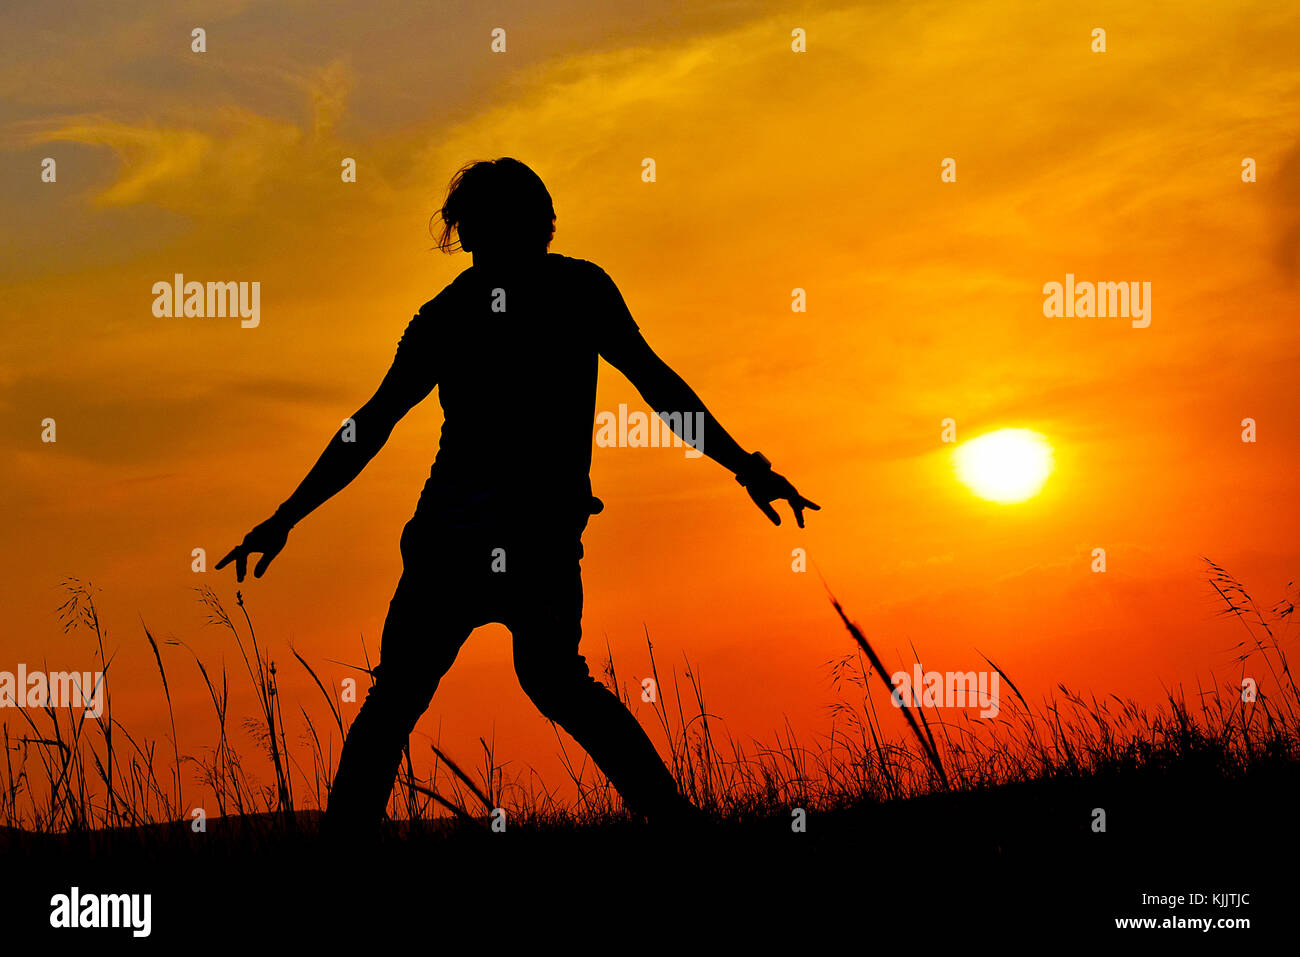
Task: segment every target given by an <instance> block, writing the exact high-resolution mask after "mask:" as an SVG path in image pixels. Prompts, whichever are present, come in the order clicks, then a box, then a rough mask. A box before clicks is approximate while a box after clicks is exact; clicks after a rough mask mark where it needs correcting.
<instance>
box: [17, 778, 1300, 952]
mask: <svg viewBox="0 0 1300 957" xmlns="http://www.w3.org/2000/svg"><path fill="white" fill-rule="evenodd" d="M1297 785H1300V767H1297V766H1296V765H1295V764H1291V763H1284V764H1279V765H1275V766H1271V767H1265V768H1264V769H1261V770H1257V771H1254V772H1252V773H1251V775H1250V776H1249V777H1247V778H1243V779H1241V780H1237V781H1232V782H1224V781H1223V780H1221V779H1218V778H1215V777H1214V776H1212V775H1209V774H1204V775H1200V774H1197V773H1195V772H1194V771H1192V770H1188V769H1186V768H1183V769H1179V770H1177V771H1174V772H1171V771H1164V772H1160V771H1153V770H1147V771H1142V772H1130V773H1128V774H1126V775H1123V776H1112V777H1094V778H1087V779H1082V780H1070V779H1060V780H1055V781H1036V782H1028V783H1025V784H1016V785H1010V786H1007V787H1004V788H999V789H996V790H989V791H983V792H973V793H971V792H968V793H961V794H952V795H936V796H930V797H924V798H919V799H914V800H910V801H901V802H894V803H891V804H885V805H869V806H860V807H857V808H853V809H850V810H845V811H840V812H835V813H824V814H812V815H810V816H809V817H808V830H807V832H806V833H803V834H796V833H792V832H791V829H790V824H789V820H790V819H789V816H788V812H784V813H783V815H781V816H777V817H774V818H772V819H769V820H766V821H755V822H749V823H728V824H724V825H717V826H714V827H711V828H708V829H706V830H704V831H701V832H699V833H685V832H673V831H663V830H657V829H654V828H652V827H650V826H647V825H641V824H632V823H626V824H615V825H607V826H603V827H593V828H585V829H559V828H556V829H533V828H526V827H516V828H513V829H511V828H509V827H507V831H506V833H504V834H494V833H491V832H490V831H488V830H487V829H486V827H483V828H479V827H474V826H470V825H459V826H456V827H452V828H449V829H441V831H440V832H439V833H428V832H426V833H424V834H417V835H414V836H410V837H409V838H406V839H399V838H395V837H392V836H390V837H389V838H388V839H385V840H384V841H383V842H381V843H380V844H379V845H378V846H377V847H374V848H371V849H368V850H362V849H357V848H353V847H347V848H338V847H334V848H330V847H327V846H324V845H322V844H321V843H320V842H319V840H318V839H317V838H316V837H315V827H316V818H315V816H314V815H302V816H301V817H300V818H299V819H298V830H297V833H286V832H285V831H284V830H283V829H282V828H280V827H279V826H277V827H276V828H275V830H274V833H268V822H267V821H266V820H265V819H263V820H254V821H247V822H242V823H239V822H235V821H230V820H224V819H213V820H210V821H209V822H208V831H207V833H206V834H193V833H192V832H191V831H190V830H189V826H188V824H186V825H178V826H177V828H176V829H175V830H173V831H171V832H170V833H168V832H157V833H154V834H153V835H152V838H151V839H150V840H147V841H143V840H141V837H140V835H139V834H138V833H132V832H121V833H117V834H112V835H103V834H101V835H97V836H95V837H94V838H87V837H84V836H83V837H48V836H33V835H26V834H15V833H13V832H10V833H8V834H3V833H0V851H2V852H3V859H4V862H5V866H4V868H3V873H4V877H3V878H2V879H0V881H3V887H0V892H2V893H3V896H2V897H0V917H2V918H3V924H2V925H0V926H3V928H4V930H3V932H2V933H3V936H4V940H5V943H6V944H13V943H16V942H18V941H20V940H23V939H26V938H27V937H29V936H33V935H40V934H45V935H47V937H46V939H47V940H49V941H51V942H57V941H58V939H59V938H64V940H63V941H62V943H63V945H64V946H68V947H71V946H90V947H97V946H100V945H103V944H110V945H111V946H112V948H113V951H114V952H115V951H116V950H117V949H118V948H119V947H120V948H131V949H136V948H139V947H148V946H155V947H157V946H159V945H163V946H170V947H171V948H174V947H175V945H176V944H181V945H183V946H185V947H187V948H194V947H200V948H201V950H200V952H202V951H206V950H208V949H209V946H208V945H216V944H218V943H220V944H221V945H224V946H229V945H232V944H234V945H239V946H248V947H252V948H255V949H254V951H253V952H254V953H262V952H264V951H269V950H271V949H272V948H275V949H277V950H278V949H280V948H281V947H283V946H285V945H286V944H287V943H292V942H297V941H302V942H303V943H305V944H308V945H311V944H313V943H326V944H327V945H328V944H334V945H338V946H343V944H344V942H345V941H352V940H369V941H370V942H371V944H372V945H380V946H382V947H388V946H392V947H395V948H397V947H400V948H401V949H402V950H407V949H411V950H412V952H414V951H416V950H418V951H424V950H426V949H433V948H436V947H439V946H448V945H450V944H452V943H453V942H457V941H458V942H459V944H458V945H457V949H473V950H480V949H481V950H485V951H486V952H488V953H496V952H497V951H498V949H500V948H503V947H505V946H507V944H510V943H522V944H524V945H525V946H528V947H529V949H530V950H531V949H533V948H534V947H538V946H540V945H541V943H542V942H544V941H547V940H554V941H559V942H560V943H561V944H562V945H563V946H564V947H565V948H566V949H577V950H578V951H579V952H581V953H587V952H592V951H602V952H603V951H610V952H620V951H625V950H627V951H635V952H641V951H645V950H650V949H655V950H657V949H670V950H676V949H678V948H679V947H686V948H687V949H688V950H691V951H694V950H695V949H697V948H699V947H703V946H708V945H710V942H712V945H713V946H725V947H726V949H727V952H729V953H730V952H732V951H734V950H735V949H738V948H739V947H740V946H741V945H742V944H743V945H745V946H755V945H757V946H760V947H762V948H763V950H762V952H768V951H769V950H775V949H778V948H780V949H785V947H784V946H782V944H783V942H784V941H787V940H793V941H795V942H796V945H797V946H799V947H800V949H801V950H802V949H804V948H806V947H808V946H810V945H811V946H817V945H819V944H832V943H833V944H834V945H836V946H852V947H855V948H858V949H860V950H875V949H877V948H880V947H883V946H885V945H890V944H895V943H901V944H903V945H904V946H908V947H909V948H920V949H921V951H922V952H926V951H928V950H929V949H930V948H931V946H932V945H940V944H943V943H946V942H948V941H952V942H954V943H961V944H963V945H964V949H967V950H969V952H972V953H981V952H985V951H987V950H989V949H991V948H992V947H994V946H1000V945H1002V944H1008V943H1015V942H1021V943H1022V944H1026V945H1028V944H1033V945H1035V949H1038V947H1039V946H1043V945H1049V944H1052V945H1055V944H1065V943H1067V942H1070V941H1077V940H1081V939H1088V938H1092V937H1094V936H1096V935H1104V936H1109V937H1110V938H1112V939H1119V938H1122V937H1136V938H1140V939H1141V946H1150V945H1151V944H1152V943H1156V944H1157V946H1160V945H1161V943H1163V944H1164V945H1165V946H1170V947H1179V948H1183V947H1186V946H1187V945H1188V944H1194V943H1195V942H1196V941H1202V942H1204V944H1205V945H1206V946H1210V945H1213V946H1215V947H1216V949H1217V948H1221V947H1234V946H1241V945H1243V944H1259V943H1263V942H1264V941H1266V940H1274V939H1292V940H1293V939H1294V937H1295V931H1294V927H1295V924H1296V921H1295V911H1296V907H1295V904H1294V900H1295V895H1296V892H1297V890H1300V887H1298V886H1297V883H1298V882H1297V879H1296V876H1295V875H1296V863H1297V858H1296V852H1297V850H1298V849H1300V842H1297V837H1298V836H1300V828H1298V827H1297V824H1296V809H1297V796H1298V795H1300V790H1298V788H1297ZM1096 807H1100V808H1104V809H1105V810H1106V815H1107V821H1106V824H1107V828H1106V831H1105V833H1094V832H1093V831H1092V829H1091V826H1090V825H1091V821H1092V810H1093V808H1096ZM232 829H233V830H232ZM74 884H75V885H77V886H78V887H79V888H81V889H82V891H84V892H112V893H122V892H130V891H146V892H149V893H151V894H152V895H153V933H152V935H151V937H150V938H149V939H148V940H136V939H132V938H131V936H130V933H129V931H126V930H80V931H70V930H59V931H51V930H50V928H49V914H50V897H51V895H52V894H55V893H65V894H66V893H68V891H69V888H70V887H71V886H72V885H74ZM1224 892H1227V893H1240V894H1249V895H1250V896H1249V904H1247V905H1246V906H1244V907H1240V908H1232V907H1227V908H1223V907H1218V906H1209V905H1206V906H1190V905H1183V906H1180V907H1177V908H1175V909H1172V910H1171V909H1170V908H1169V907H1168V906H1152V905H1147V906H1143V905H1142V894H1143V893H1147V894H1179V893H1182V894H1189V893H1203V894H1205V895H1206V897H1207V899H1208V898H1210V896H1211V895H1212V894H1217V893H1224ZM1130 916H1131V917H1158V918H1162V919H1163V918H1165V917H1170V916H1173V917H1181V918H1187V917H1202V916H1210V917H1214V918H1220V917H1241V916H1245V917H1248V918H1250V919H1251V928H1250V929H1248V930H1240V929H1219V928H1214V929H1211V930H1210V931H1208V933H1207V932H1203V931H1200V930H1186V929H1172V930H1160V929H1155V930H1132V929H1125V930H1116V928H1115V923H1114V919H1115V918H1116V917H1130ZM1279 934H1281V935H1282V937H1281V938H1279V936H1278V935H1279ZM60 949H62V948H60ZM304 949H305V948H304ZM349 949H351V947H350V945H349ZM549 949H550V948H548V950H549ZM1017 949H1019V948H1017ZM359 952H369V949H367V950H365V951H359Z"/></svg>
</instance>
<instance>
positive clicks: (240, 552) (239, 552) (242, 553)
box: [216, 545, 248, 582]
mask: <svg viewBox="0 0 1300 957" xmlns="http://www.w3.org/2000/svg"><path fill="white" fill-rule="evenodd" d="M232 560H233V561H234V563H235V581H240V582H242V581H243V580H244V571H245V569H246V568H247V566H248V549H247V548H245V547H244V546H243V545H236V546H235V547H234V548H232V549H231V550H230V553H229V554H228V555H226V557H225V558H223V559H221V561H219V562H217V567H216V570H217V571H221V569H223V568H225V567H226V566H227V565H229V564H230V562H231V561H232Z"/></svg>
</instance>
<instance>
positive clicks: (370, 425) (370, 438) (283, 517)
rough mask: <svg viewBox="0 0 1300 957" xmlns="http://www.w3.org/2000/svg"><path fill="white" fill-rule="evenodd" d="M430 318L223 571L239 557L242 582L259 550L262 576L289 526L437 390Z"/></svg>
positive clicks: (418, 322)
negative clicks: (427, 347)
mask: <svg viewBox="0 0 1300 957" xmlns="http://www.w3.org/2000/svg"><path fill="white" fill-rule="evenodd" d="M425 321H426V320H425V317H424V315H423V314H421V315H417V316H416V317H415V318H414V319H412V320H411V323H410V325H408V326H407V328H406V333H405V334H404V335H403V336H402V341H401V342H400V343H399V344H398V347H397V356H396V358H395V359H394V360H393V365H392V367H391V368H390V369H389V370H388V374H387V375H385V376H384V379H383V381H382V382H381V383H380V384H379V388H378V389H377V390H376V391H375V394H374V395H373V396H371V398H370V400H369V401H368V402H366V404H365V405H363V406H362V407H361V408H359V409H358V410H357V411H356V412H354V413H353V414H352V417H351V418H350V419H347V420H345V421H344V424H343V426H342V427H341V428H340V429H339V431H338V432H337V433H335V435H334V437H333V438H332V439H331V440H330V443H329V445H327V446H326V447H325V451H324V452H322V453H321V456H320V458H319V459H317V461H316V464H315V465H313V466H312V468H311V471H310V472H308V473H307V477H306V478H304V479H303V480H302V482H301V483H300V484H299V485H298V488H297V489H296V490H295V491H294V493H293V494H292V495H290V496H289V497H288V498H287V499H286V500H285V502H284V504H283V505H281V506H280V507H279V508H278V509H276V510H275V514H274V515H272V516H271V517H270V518H268V519H267V520H266V521H264V522H262V523H261V524H259V525H257V526H255V527H254V528H253V530H252V531H250V532H249V533H248V534H247V535H245V536H244V540H243V541H242V542H241V543H240V544H238V545H236V546H235V547H234V548H233V549H231V550H230V552H229V554H227V555H226V557H225V558H223V559H221V561H219V562H218V563H217V566H216V567H217V569H218V570H220V569H222V568H224V567H225V566H226V565H227V564H229V563H230V562H231V561H233V562H234V563H235V579H236V580H237V581H241V582H242V581H243V580H244V574H245V572H246V570H247V563H248V556H249V555H250V554H254V553H255V554H260V555H261V556H262V557H261V558H260V559H259V560H258V562H257V565H256V567H254V569H253V577H255V578H261V577H262V573H263V572H265V571H266V568H267V566H268V565H270V564H271V561H272V560H273V559H274V558H275V556H276V555H278V554H280V551H281V549H283V548H284V545H285V542H286V540H287V539H288V536H289V530H290V529H291V528H293V527H294V526H295V525H297V524H298V523H299V522H300V521H302V520H303V519H304V518H306V517H307V516H308V515H310V514H311V513H312V512H314V511H315V510H316V509H317V508H318V507H319V506H320V505H322V504H323V503H324V502H326V501H327V500H328V499H329V498H331V497H332V496H333V495H334V494H335V493H336V492H339V491H341V490H342V489H344V488H346V487H347V486H348V484H349V483H350V482H351V481H352V480H353V479H354V478H356V477H357V476H358V475H360V474H361V470H362V469H364V468H365V467H366V465H367V463H369V462H370V460H371V459H372V458H374V457H375V455H376V454H377V453H378V452H379V450H380V449H381V448H383V447H384V443H385V442H387V441H388V436H389V435H391V434H392V431H393V426H395V425H396V424H397V423H398V421H399V420H401V418H402V416H404V415H406V413H407V412H409V411H411V409H412V408H413V407H414V406H415V405H416V404H417V403H419V402H421V401H423V400H424V398H425V397H426V396H428V394H429V393H430V392H432V391H433V387H434V385H435V382H436V380H435V378H434V376H433V375H432V373H431V371H430V370H431V363H429V362H428V361H427V357H425V356H423V355H420V354H419V353H421V352H422V351H423V346H422V344H423V343H424V342H425V340H426V339H427V335H426V334H425V330H424V328H423V323H424V322H425Z"/></svg>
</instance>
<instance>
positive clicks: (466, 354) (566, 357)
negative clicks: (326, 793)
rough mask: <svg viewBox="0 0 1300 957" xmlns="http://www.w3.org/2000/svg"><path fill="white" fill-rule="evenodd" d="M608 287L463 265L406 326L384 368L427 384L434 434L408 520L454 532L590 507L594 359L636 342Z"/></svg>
mask: <svg viewBox="0 0 1300 957" xmlns="http://www.w3.org/2000/svg"><path fill="white" fill-rule="evenodd" d="M639 336H640V332H639V330H638V329H637V324H636V322H635V321H634V320H633V319H632V315H631V313H630V312H629V311H628V308H627V305H626V303H624V301H623V297H622V295H620V293H619V291H618V287H617V286H615V285H614V282H613V280H612V279H610V278H609V276H608V275H607V274H606V273H605V271H604V270H603V269H601V268H600V267H599V266H597V265H596V264H595V263H591V262H588V261H586V260H584V259H572V258H570V257H568V256H561V255H558V254H555V253H549V254H547V255H546V256H545V257H539V258H538V259H537V260H536V261H535V262H534V263H532V264H530V265H529V266H527V267H514V268H512V269H511V270H510V271H508V272H507V271H501V270H497V271H493V272H489V271H488V270H487V269H486V268H485V267H481V266H471V267H470V268H469V269H466V270H465V271H464V272H462V273H461V274H460V275H459V276H458V277H456V279H455V280H454V281H453V282H452V283H451V284H450V285H449V286H447V288H446V289H444V290H443V291H442V292H441V293H439V294H438V295H437V296H436V297H435V298H434V299H432V300H430V301H429V302H428V303H426V304H425V305H424V306H423V307H421V309H420V311H419V313H417V314H416V315H415V317H414V318H413V319H412V320H411V322H410V324H409V325H408V326H407V327H406V331H405V333H403V335H402V339H401V342H400V343H399V344H398V347H397V356H396V358H395V359H394V361H393V370H394V372H396V373H397V374H399V375H400V376H401V377H403V378H407V377H410V382H411V386H412V388H413V389H420V388H424V389H425V391H426V392H427V387H428V385H429V384H430V383H436V385H437V388H438V396H439V400H440V402H441V403H442V410H443V417H444V421H443V426H442V435H441V437H440V440H439V443H438V454H437V457H436V459H435V460H434V463H433V468H432V469H431V470H430V473H429V480H428V482H427V483H426V484H425V487H424V492H423V494H422V495H421V497H420V505H419V508H418V509H417V515H423V516H425V517H427V518H432V519H434V520H435V521H440V522H444V523H450V524H455V525H478V524H482V523H483V522H496V521H497V520H500V519H507V520H508V519H509V518H510V517H512V516H517V515H518V514H520V513H521V510H522V513H523V514H529V515H531V514H541V515H548V514H549V515H555V516H557V517H559V516H567V515H569V514H570V513H572V514H575V515H577V514H579V513H580V515H581V520H582V521H585V519H586V515H587V512H588V507H589V505H590V502H591V479H590V470H591V445H592V424H593V420H594V417H595V411H596V371H597V365H598V362H597V359H598V356H599V355H600V354H601V353H603V352H605V351H606V349H608V348H611V347H614V346H617V345H619V344H620V341H621V340H623V339H624V337H639Z"/></svg>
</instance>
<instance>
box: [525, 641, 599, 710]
mask: <svg viewBox="0 0 1300 957" xmlns="http://www.w3.org/2000/svg"><path fill="white" fill-rule="evenodd" d="M515 674H516V675H518V677H519V686H520V687H521V688H523V689H524V694H526V695H528V697H529V698H530V699H531V700H532V702H533V704H535V705H536V706H537V710H539V711H541V712H542V714H544V715H545V716H546V717H548V718H550V719H551V720H553V721H560V722H563V719H564V717H565V716H566V715H567V714H568V713H569V711H570V710H571V709H572V708H573V707H574V706H575V705H576V704H578V701H579V699H580V697H581V696H582V694H583V693H584V692H585V691H586V690H587V689H588V688H589V686H591V685H592V684H593V680H592V678H591V675H590V673H589V672H588V671H587V667H586V662H585V661H583V660H582V659H581V658H578V657H576V656H574V657H573V658H566V659H563V660H558V661H557V660H552V659H545V658H535V657H527V656H525V657H520V656H516V657H515Z"/></svg>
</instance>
